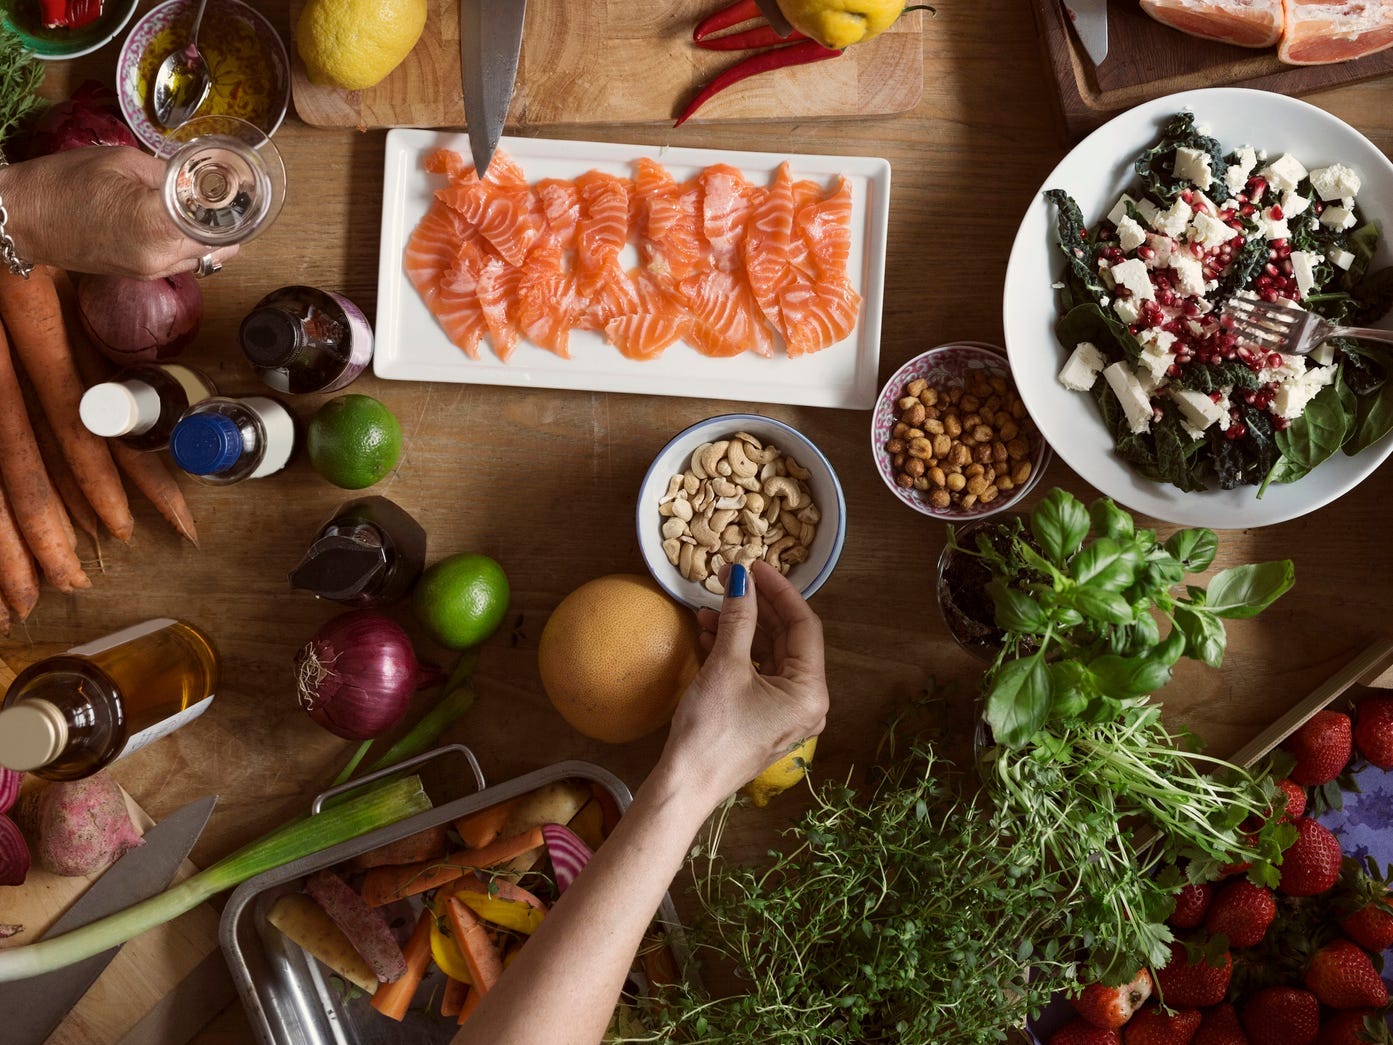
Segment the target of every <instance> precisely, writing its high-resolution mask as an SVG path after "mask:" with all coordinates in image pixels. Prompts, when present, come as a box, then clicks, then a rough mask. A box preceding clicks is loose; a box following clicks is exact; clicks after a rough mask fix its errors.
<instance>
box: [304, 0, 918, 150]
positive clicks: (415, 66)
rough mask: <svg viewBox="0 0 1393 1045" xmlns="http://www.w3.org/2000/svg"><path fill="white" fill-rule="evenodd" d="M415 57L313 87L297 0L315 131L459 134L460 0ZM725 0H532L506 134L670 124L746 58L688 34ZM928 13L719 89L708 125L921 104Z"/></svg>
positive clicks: (442, 3)
mask: <svg viewBox="0 0 1393 1045" xmlns="http://www.w3.org/2000/svg"><path fill="white" fill-rule="evenodd" d="M428 2H429V5H430V14H429V19H428V21H427V22H426V29H425V32H424V33H422V34H421V39H420V41H419V42H418V43H417V44H416V47H415V49H414V50H413V51H412V52H411V54H410V55H408V56H407V59H406V61H404V62H403V63H402V64H401V65H400V66H398V67H397V69H396V70H395V71H393V72H392V74H391V75H390V76H388V77H387V79H385V80H383V81H382V82H381V83H380V84H378V85H377V86H376V87H372V88H369V89H368V90H365V91H352V92H349V91H340V90H338V89H336V88H331V87H317V86H315V85H314V84H312V83H310V81H309V78H308V76H307V75H306V73H305V66H304V63H303V62H302V61H300V57H299V53H298V50H297V49H296V47H295V46H294V35H295V26H296V25H297V23H298V22H299V17H300V10H301V9H302V8H303V7H304V0H292V3H291V5H290V25H291V36H292V41H291V48H290V51H291V65H292V69H291V90H292V93H293V96H294V100H295V111H296V112H298V113H299V114H300V118H301V119H302V120H304V121H305V122H306V123H308V124H312V125H314V126H317V127H359V128H363V129H366V128H370V127H462V126H464V122H465V121H464V95H463V91H462V89H461V87H460V61H459V13H458V12H459V0H428ZM722 3H723V0H668V2H664V3H652V2H645V0H635V2H631V3H616V2H614V0H605V2H596V0H534V2H533V3H530V4H528V5H527V24H526V27H525V29H524V32H523V43H522V55H521V57H520V59H519V62H518V78H517V87H516V90H515V91H514V94H513V103H512V107H511V109H510V110H509V114H508V124H509V126H510V127H533V126H545V125H555V124H597V123H665V122H668V121H671V120H673V119H675V118H676V116H677V114H678V113H679V112H681V110H682V108H683V107H684V106H685V105H686V103H687V101H688V100H689V99H690V98H691V97H692V95H693V94H694V93H695V92H696V91H697V89H698V88H699V87H700V85H701V84H703V83H705V82H706V81H707V80H709V79H710V78H711V77H713V76H715V75H716V73H717V72H719V71H720V70H722V69H724V68H726V67H727V66H730V65H732V64H734V63H735V62H737V61H739V60H740V59H741V58H742V57H743V56H744V54H745V53H747V52H713V51H704V50H702V49H700V48H698V47H696V46H694V45H693V44H692V41H691V34H692V27H693V26H695V25H696V23H697V22H698V21H700V20H701V19H702V18H703V17H705V16H706V15H707V14H709V13H710V12H711V11H713V10H716V9H718V8H719V7H720V6H721V4H722ZM922 21H923V16H922V14H921V13H920V12H918V11H912V12H910V13H908V14H905V15H903V16H902V17H901V18H900V19H899V21H897V22H896V23H895V25H894V26H892V27H891V29H890V30H889V31H887V32H886V33H884V34H882V35H881V36H880V37H879V38H878V39H876V40H872V41H870V42H869V43H867V44H864V45H858V46H856V47H852V48H849V49H848V50H847V51H846V52H845V53H844V54H842V56H841V57H840V58H834V59H830V60H828V61H825V62H816V63H813V64H812V65H807V66H802V67H800V68H794V69H784V70H779V71H778V72H773V73H768V74H765V75H762V76H757V77H753V78H751V79H750V80H747V81H744V82H742V83H740V84H736V85H735V86H733V87H731V88H729V89H727V90H725V91H723V92H721V93H720V94H719V95H717V96H716V97H715V98H713V99H712V100H711V101H709V102H708V103H707V104H706V105H705V106H703V108H702V110H701V116H700V118H701V119H703V120H758V119H794V118H800V117H819V116H842V117H849V116H868V115H882V114H888V113H897V112H904V111H905V110H907V109H912V108H914V106H915V105H917V104H918V102H919V95H920V93H921V92H922V90H923V85H924V55H923V40H922V36H923V33H922Z"/></svg>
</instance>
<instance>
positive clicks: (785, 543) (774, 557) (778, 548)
mask: <svg viewBox="0 0 1393 1045" xmlns="http://www.w3.org/2000/svg"><path fill="white" fill-rule="evenodd" d="M797 543H798V542H797V541H795V540H794V539H793V538H792V537H785V538H784V539H783V540H781V541H779V542H778V543H777V544H771V545H770V546H769V549H768V550H767V551H766V552H765V553H764V561H765V562H767V563H768V564H769V565H770V566H772V567H774V569H776V570H780V569H782V568H783V565H782V563H781V562H780V561H779V559H780V557H781V556H782V555H783V554H784V552H786V551H788V550H789V549H790V548H792V547H793V546H794V545H795V544H797Z"/></svg>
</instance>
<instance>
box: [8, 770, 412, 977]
mask: <svg viewBox="0 0 1393 1045" xmlns="http://www.w3.org/2000/svg"><path fill="white" fill-rule="evenodd" d="M430 806H431V803H430V799H429V798H428V797H427V796H426V793H425V791H424V790H423V789H422V787H421V780H420V777H415V776H411V777H405V778H404V779H401V780H395V781H392V782H391V783H387V784H381V785H378V786H375V787H373V788H372V789H371V790H370V791H366V792H364V793H363V794H361V795H357V796H355V797H353V798H350V799H347V800H345V801H344V802H342V803H340V804H339V805H336V806H334V807H333V808H331V809H326V810H325V811H324V812H322V813H320V814H319V815H317V816H312V817H309V818H308V819H302V820H297V821H295V822H293V823H290V824H287V825H285V826H284V827H280V828H277V829H276V830H275V831H272V832H271V833H270V834H268V835H264V836H263V837H261V838H259V839H257V840H256V841H255V842H252V843H250V844H249V845H246V846H244V847H243V848H241V849H239V850H237V852H235V853H233V854H232V855H231V856H228V857H225V858H224V859H222V860H219V861H218V862H217V863H215V864H213V865H212V866H211V867H208V868H206V869H205V870H202V871H200V872H198V873H197V874H195V875H192V876H191V877H189V878H186V879H185V880H184V881H182V882H180V883H179V884H178V885H175V886H172V887H171V888H169V889H166V890H165V891H164V892H162V893H160V894H159V895H158V896H153V897H151V898H150V899H148V900H144V901H142V902H141V903H138V904H135V905H134V906H132V907H128V908H126V909H125V910H124V911H119V912H117V913H116V914H113V915H110V916H108V917H106V918H101V919H99V920H97V921H95V922H92V923H91V924H90V925H84V926H83V927H82V928H80V929H75V930H73V931H72V932H69V933H64V934H63V935H62V936H55V937H54V938H53V939H51V940H41V941H39V942H38V943H31V944H28V945H27V946H24V947H13V948H10V949H8V950H3V951H0V983H6V982H9V981H10V980H21V979H25V978H26V977H29V976H37V975H38V974H39V973H44V972H51V971H52V970H54V969H61V968H64V967H65V966H68V965H72V964H73V963H74V962H79V961H82V960H83V959H84V958H90V957H92V956H93V955H94V954H101V953H102V952H103V951H105V950H109V949H110V948H112V947H118V946H120V945H121V944H123V943H125V942H126V941H127V940H129V939H132V938H133V937H135V936H138V935H140V934H141V933H143V932H145V930H147V929H153V928H154V927H155V926H157V925H163V924H164V923H165V922H169V921H172V920H173V919H175V918H177V917H179V915H181V914H183V913H184V912H186V911H191V910H193V909H194V908H195V907H197V906H198V905H199V904H201V903H203V902H204V901H205V900H208V899H210V898H211V897H213V896H216V895H217V894H218V893H220V892H222V891H223V890H225V889H231V888H232V887H233V886H236V885H240V884H241V883H242V882H245V881H246V880H247V879H248V878H254V877H255V876H256V875H259V874H261V873H262V872H264V871H270V870H272V869H274V868H277V867H280V866H282V865H284V864H288V863H290V862H291V861H293V860H299V859H301V858H303V857H306V856H311V855H313V854H315V853H318V852H322V851H323V850H325V849H328V848H330V847H331V846H335V845H338V844H339V843H340V842H346V841H348V840H349V839H352V838H357V837H358V836H359V835H363V834H366V833H368V832H369V831H376V830H377V829H378V828H381V827H386V826H388V825H389V824H395V823H397V822H398V821H401V820H405V819H406V818H407V817H409V816H414V815H416V814H417V813H421V812H424V811H425V810H427V809H429V808H430Z"/></svg>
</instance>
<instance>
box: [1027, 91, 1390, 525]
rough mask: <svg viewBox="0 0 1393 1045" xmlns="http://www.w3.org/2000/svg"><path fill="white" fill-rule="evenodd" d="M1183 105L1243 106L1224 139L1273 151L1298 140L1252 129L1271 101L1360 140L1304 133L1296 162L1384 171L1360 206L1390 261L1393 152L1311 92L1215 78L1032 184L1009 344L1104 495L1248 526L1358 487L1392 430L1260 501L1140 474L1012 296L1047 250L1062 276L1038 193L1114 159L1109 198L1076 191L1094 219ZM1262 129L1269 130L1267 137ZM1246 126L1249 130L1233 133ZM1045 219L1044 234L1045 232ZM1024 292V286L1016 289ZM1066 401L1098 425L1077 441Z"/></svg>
mask: <svg viewBox="0 0 1393 1045" xmlns="http://www.w3.org/2000/svg"><path fill="white" fill-rule="evenodd" d="M1187 109H1188V110H1190V111H1192V112H1194V113H1195V119H1196V121H1197V122H1198V123H1199V124H1201V125H1204V124H1207V123H1212V122H1215V121H1218V120H1221V119H1223V118H1225V117H1226V116H1229V115H1230V114H1236V113H1238V112H1240V111H1241V112H1244V113H1245V116H1244V117H1243V119H1244V120H1245V121H1246V124H1247V126H1248V127H1249V128H1250V130H1248V131H1245V132H1243V133H1240V134H1237V135H1235V134H1232V133H1229V132H1227V131H1225V130H1223V129H1217V133H1216V136H1217V137H1218V138H1219V140H1220V143H1221V144H1222V145H1223V146H1224V147H1225V148H1226V149H1227V148H1233V147H1236V146H1238V145H1253V146H1254V147H1257V148H1264V147H1265V148H1268V149H1269V150H1270V151H1271V152H1272V153H1273V155H1274V156H1275V155H1278V154H1280V151H1281V148H1282V146H1280V145H1278V144H1277V140H1279V139H1280V138H1282V137H1283V136H1289V137H1292V138H1295V137H1298V136H1299V135H1298V134H1297V133H1294V132H1293V131H1291V130H1290V129H1289V128H1282V129H1280V130H1278V131H1276V132H1269V131H1267V130H1265V129H1260V128H1259V124H1260V122H1261V119H1262V117H1263V115H1265V114H1267V113H1269V112H1271V111H1274V110H1275V111H1277V112H1280V113H1282V114H1283V115H1284V116H1285V117H1286V118H1288V119H1290V120H1292V121H1295V122H1296V123H1298V124H1300V125H1302V126H1305V127H1307V128H1311V127H1320V128H1322V129H1323V130H1324V131H1326V132H1329V133H1335V134H1338V135H1340V136H1343V137H1344V138H1346V139H1347V140H1348V142H1349V143H1350V147H1352V148H1354V149H1357V150H1362V151H1363V152H1364V153H1365V154H1366V155H1365V157H1363V158H1359V159H1355V158H1353V157H1350V156H1315V155H1311V154H1310V152H1309V151H1308V152H1306V153H1305V154H1304V155H1303V152H1302V150H1301V146H1300V145H1299V143H1298V144H1295V145H1293V147H1292V151H1293V152H1294V153H1295V155H1296V156H1297V158H1298V159H1301V160H1302V162H1303V163H1305V162H1307V161H1308V160H1309V161H1310V162H1309V163H1308V166H1318V165H1320V164H1323V163H1334V162H1351V160H1354V161H1355V165H1356V167H1357V168H1358V169H1359V173H1360V174H1361V176H1363V177H1364V179H1365V182H1366V184H1367V183H1369V182H1371V181H1372V180H1373V179H1372V177H1371V175H1372V174H1373V173H1374V169H1377V171H1378V174H1379V176H1380V179H1381V180H1383V181H1384V182H1385V183H1386V184H1387V185H1388V188H1389V192H1388V198H1387V199H1382V198H1381V199H1379V200H1378V201H1377V202H1376V203H1375V204H1374V205H1373V206H1369V205H1368V204H1369V200H1368V199H1363V198H1361V200H1360V202H1361V203H1362V204H1364V205H1365V207H1364V210H1365V214H1366V216H1368V217H1371V218H1374V219H1376V220H1378V221H1379V222H1380V224H1381V225H1382V227H1383V230H1384V231H1383V236H1382V238H1381V240H1380V243H1379V250H1378V253H1377V255H1376V256H1375V260H1374V265H1375V266H1380V267H1381V266H1384V265H1389V264H1393V247H1391V246H1390V242H1389V237H1390V235H1391V234H1393V162H1390V161H1389V159H1388V157H1386V156H1385V155H1384V154H1383V153H1382V152H1381V151H1380V150H1379V148H1378V147H1377V146H1376V145H1374V143H1373V142H1371V141H1370V140H1369V139H1368V138H1367V137H1366V136H1365V135H1363V134H1361V133H1360V132H1359V131H1358V130H1356V129H1355V128H1353V127H1351V126H1350V125H1349V124H1347V123H1345V122H1344V121H1343V120H1341V119H1339V117H1337V116H1334V115H1332V114H1331V113H1328V112H1326V111H1325V110H1323V109H1320V108H1318V107H1316V106H1314V105H1311V104H1310V103H1309V102H1305V101H1301V100H1300V99H1296V98H1290V97H1287V96H1286V95H1280V94H1275V93H1272V92H1268V91H1259V90H1254V89H1251V88H1238V87H1216V88H1204V89H1200V90H1194V91H1184V92H1180V93H1178V94H1171V95H1166V96H1165V97H1162V98H1157V99H1154V100H1152V101H1150V102H1146V103H1144V104H1142V105H1139V106H1136V107H1135V108H1133V109H1130V110H1128V111H1127V112H1125V113H1122V114H1121V115H1119V116H1116V117H1114V118H1113V119H1112V120H1109V121H1108V122H1107V123H1105V124H1104V125H1103V126H1101V127H1099V128H1098V129H1097V130H1096V131H1094V132H1093V133H1092V134H1090V135H1089V136H1088V137H1086V138H1085V139H1084V140H1083V141H1081V142H1080V143H1079V144H1078V145H1076V146H1075V147H1074V148H1073V149H1072V150H1070V152H1069V153H1068V155H1066V156H1065V157H1064V159H1062V160H1061V161H1060V162H1059V163H1058V164H1057V165H1056V166H1055V168H1054V170H1052V171H1051V172H1050V174H1049V176H1048V177H1047V178H1046V179H1045V181H1044V182H1043V183H1042V184H1041V186H1040V188H1039V189H1038V190H1037V191H1036V193H1035V195H1034V197H1033V198H1032V200H1031V203H1030V206H1029V208H1028V210H1027V212H1026V214H1025V216H1024V218H1023V220H1022V222H1021V225H1020V228H1019V229H1018V231H1017V234H1016V238H1015V240H1014V242H1013V244H1012V248H1011V255H1010V261H1009V262H1008V264H1007V270H1006V280H1005V284H1004V293H1003V299H1002V318H1003V325H1004V328H1005V343H1006V351H1007V355H1008V357H1009V358H1010V359H1011V366H1012V371H1013V372H1014V373H1015V374H1016V380H1017V387H1018V388H1019V389H1020V391H1021V396H1022V398H1024V400H1025V403H1026V407H1027V409H1028V410H1029V411H1030V414H1031V416H1032V417H1033V418H1034V419H1035V423H1036V425H1037V426H1038V427H1039V428H1040V431H1041V432H1042V433H1043V434H1044V435H1045V438H1046V439H1047V440H1048V441H1049V443H1050V445H1051V447H1052V448H1053V449H1054V451H1055V453H1056V454H1057V455H1058V456H1059V458H1060V459H1061V460H1063V461H1064V463H1065V464H1067V465H1068V466H1069V467H1070V468H1071V469H1073V470H1074V471H1075V472H1076V473H1078V475H1079V476H1081V477H1082V478H1083V479H1085V480H1086V481H1087V482H1089V483H1090V484H1091V485H1093V486H1094V487H1096V488H1097V489H1098V490H1100V491H1101V492H1103V493H1104V494H1106V495H1108V496H1110V497H1112V498H1113V499H1114V500H1116V501H1118V502H1119V503H1121V504H1123V505H1125V506H1127V507H1128V508H1130V509H1132V510H1133V511H1138V512H1142V513H1144V514H1146V515H1149V516H1152V517H1154V518H1157V519H1161V520H1164V521H1167V522H1171V523H1175V524H1178V525H1186V526H1208V527H1211V528H1213V529H1248V528H1253V527H1258V526H1267V525H1272V524H1275V523H1280V522H1286V521H1288V520H1291V519H1295V518H1298V517H1300V516H1302V515H1305V514H1307V513H1309V512H1313V511H1315V510H1317V509H1319V508H1321V507H1324V506H1325V505H1326V504H1329V503H1330V502H1331V501H1334V500H1335V499H1337V498H1339V497H1341V496H1343V495H1344V494H1346V493H1348V492H1349V491H1350V490H1353V489H1354V488H1355V487H1356V486H1358V485H1359V483H1361V482H1362V481H1363V480H1364V479H1366V478H1367V477H1368V476H1369V475H1370V474H1372V473H1373V472H1374V471H1375V470H1376V469H1377V468H1378V466H1379V465H1380V464H1382V463H1383V461H1384V460H1385V459H1386V458H1387V457H1388V455H1389V454H1390V453H1393V433H1390V435H1389V436H1386V437H1385V438H1384V439H1382V440H1381V441H1380V442H1378V443H1376V444H1375V445H1374V446H1371V447H1369V448H1368V449H1366V450H1365V451H1364V452H1363V453H1361V454H1359V455H1358V456H1356V457H1346V456H1345V455H1343V454H1342V453H1337V454H1336V455H1335V456H1334V457H1332V458H1331V459H1330V460H1328V461H1326V462H1324V463H1323V464H1322V465H1320V467H1319V468H1317V469H1316V470H1315V471H1313V472H1312V473H1311V474H1310V475H1308V476H1306V477H1305V478H1304V479H1302V480H1300V481H1298V482H1296V483H1293V484H1290V485H1286V486H1277V485H1273V486H1271V487H1269V488H1268V490H1267V492H1266V493H1265V494H1264V495H1263V498H1262V499H1261V500H1258V499H1257V488H1256V487H1241V488H1239V489H1238V490H1227V491H1225V490H1219V489H1217V488H1213V489H1210V490H1207V491H1202V492H1197V493H1184V492H1182V491H1180V490H1178V489H1175V488H1174V487H1171V486H1169V485H1167V484H1161V483H1155V482H1152V481H1151V480H1148V479H1145V478H1143V477H1141V476H1139V475H1137V474H1136V473H1135V472H1133V471H1132V470H1131V468H1130V467H1129V466H1128V465H1126V464H1125V463H1124V462H1121V461H1120V460H1118V459H1117V458H1116V457H1115V456H1114V455H1113V452H1112V440H1111V438H1110V437H1109V436H1108V434H1107V432H1106V430H1105V429H1104V427H1103V425H1102V422H1101V420H1100V419H1099V418H1098V416H1097V410H1096V407H1095V406H1094V405H1093V404H1092V402H1091V399H1090V398H1089V397H1088V396H1087V395H1086V394H1084V393H1075V392H1069V391H1067V390H1066V389H1064V388H1063V386H1061V385H1059V383H1058V380H1057V377H1056V375H1057V373H1058V370H1059V368H1060V367H1061V366H1063V363H1064V359H1065V356H1064V354H1063V350H1062V348H1061V347H1060V346H1059V344H1058V342H1057V341H1056V340H1055V338H1054V331H1053V320H1051V322H1050V325H1049V328H1048V329H1046V330H1043V331H1042V330H1041V329H1040V328H1039V327H1038V326H1036V325H1034V324H1035V319H1036V316H1037V313H1036V312H1035V311H1033V310H1032V311H1030V312H1029V314H1028V315H1026V314H1023V311H1024V310H1022V309H1021V308H1020V307H1019V305H1017V307H1015V308H1013V303H1019V302H1020V301H1023V300H1029V297H1028V295H1029V294H1030V293H1035V294H1037V295H1038V293H1039V286H1037V284H1038V283H1039V282H1040V279H1039V272H1040V267H1039V263H1038V262H1039V256H1040V252H1041V251H1042V250H1043V251H1044V254H1045V256H1046V257H1048V259H1049V262H1048V265H1047V266H1046V271H1047V273H1048V278H1046V279H1045V280H1044V282H1043V286H1044V287H1045V289H1046V290H1047V291H1048V293H1049V295H1050V297H1051V299H1053V297H1054V291H1053V290H1051V289H1049V284H1050V283H1051V282H1054V281H1057V280H1058V278H1059V275H1060V272H1062V264H1063V262H1062V259H1061V260H1060V261H1059V262H1056V261H1055V258H1056V257H1057V256H1058V250H1057V247H1056V245H1055V243H1054V240H1053V236H1054V222H1053V218H1052V216H1051V215H1050V209H1049V205H1048V204H1046V203H1045V201H1044V199H1043V198H1042V195H1041V194H1042V193H1043V192H1044V191H1045V190H1046V189H1049V188H1055V187H1058V188H1063V189H1065V190H1067V191H1071V193H1072V191H1073V189H1072V186H1071V185H1070V184H1069V183H1068V181H1067V180H1066V179H1067V178H1068V177H1069V172H1070V171H1071V169H1072V168H1075V167H1077V166H1079V165H1080V164H1082V163H1084V162H1086V160H1085V158H1086V157H1088V156H1090V155H1098V156H1102V157H1110V158H1111V160H1112V162H1113V163H1114V164H1117V165H1118V167H1119V169H1118V171H1117V177H1116V178H1115V179H1114V181H1113V182H1112V183H1111V188H1110V190H1109V191H1110V192H1111V197H1112V198H1111V199H1108V198H1107V197H1106V196H1105V197H1104V198H1103V199H1100V200H1097V201H1085V200H1083V199H1080V200H1079V204H1080V207H1082V208H1083V210H1084V217H1085V220H1086V221H1090V222H1092V221H1096V220H1098V218H1099V217H1101V215H1102V213H1104V212H1102V211H1099V209H1098V208H1101V207H1107V206H1111V203H1112V202H1113V201H1114V200H1115V199H1116V197H1117V195H1118V194H1119V193H1120V192H1121V191H1122V190H1123V188H1124V187H1125V185H1126V184H1127V183H1128V182H1130V181H1132V180H1134V177H1133V176H1132V175H1131V161H1132V158H1133V157H1134V156H1135V154H1136V152H1137V150H1138V149H1139V148H1140V147H1141V146H1142V145H1143V144H1145V143H1146V142H1148V141H1150V140H1152V139H1154V137H1155V135H1156V133H1157V132H1158V131H1159V128H1160V124H1161V121H1163V120H1164V119H1165V118H1167V117H1169V116H1171V115H1173V114H1174V113H1177V112H1180V111H1182V110H1187ZM1255 114H1257V115H1255ZM1269 133H1270V135H1271V138H1272V139H1273V140H1270V141H1269V140H1267V138H1268V136H1269ZM1245 134H1246V135H1248V136H1250V137H1251V138H1252V139H1253V140H1239V139H1240V138H1243V137H1244V135H1245ZM1366 160H1367V161H1368V162H1365V161H1366ZM1105 162H1106V161H1105ZM1095 166H1096V164H1095ZM1361 196H1362V193H1361ZM1042 224H1043V226H1044V232H1045V235H1044V236H1043V237H1042V236H1041V235H1040V232H1041V226H1042ZM1032 255H1033V256H1032ZM1022 294H1026V295H1027V296H1026V297H1022ZM1054 314H1055V310H1054V309H1052V311H1051V315H1054ZM1379 325H1388V320H1387V319H1385V320H1382V321H1380V324H1379ZM1042 336H1043V337H1045V338H1046V339H1047V342H1048V345H1047V351H1048V358H1049V359H1050V361H1051V363H1050V368H1046V367H1044V366H1043V364H1042V363H1041V362H1039V360H1038V358H1035V359H1033V358H1032V352H1034V353H1035V354H1036V356H1037V357H1038V356H1040V355H1041V353H1039V352H1038V348H1039V343H1040V340H1041V337H1042ZM1051 368H1052V369H1051ZM1046 369H1049V373H1048V374H1047V375H1046V374H1045V372H1044V371H1045V370H1046ZM1032 378H1033V380H1032ZM1081 403H1082V404H1087V406H1086V409H1085V410H1082V411H1081V410H1079V409H1078V406H1079V404H1081ZM1070 408H1072V410H1073V412H1074V413H1075V414H1080V415H1086V416H1087V418H1088V420H1089V422H1091V423H1092V425H1093V427H1094V429H1096V431H1092V432H1084V433H1083V434H1084V436H1085V438H1083V439H1078V438H1076V436H1077V435H1078V434H1079V430H1078V429H1077V428H1075V427H1074V426H1072V425H1069V424H1067V423H1066V420H1067V417H1068V414H1069V412H1070Z"/></svg>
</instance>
